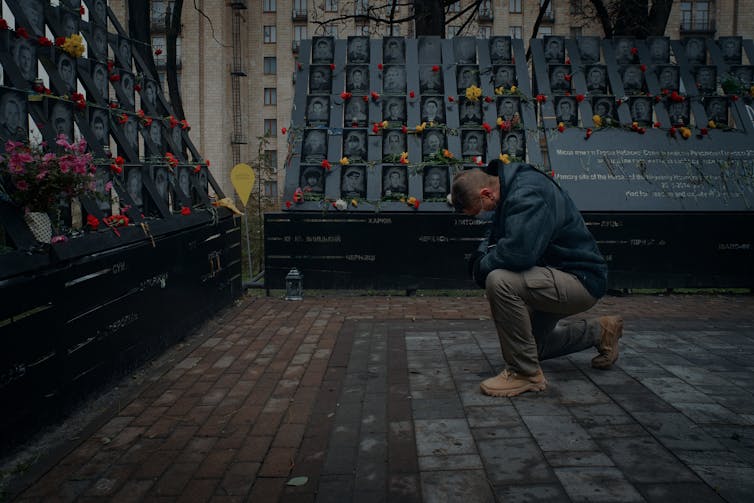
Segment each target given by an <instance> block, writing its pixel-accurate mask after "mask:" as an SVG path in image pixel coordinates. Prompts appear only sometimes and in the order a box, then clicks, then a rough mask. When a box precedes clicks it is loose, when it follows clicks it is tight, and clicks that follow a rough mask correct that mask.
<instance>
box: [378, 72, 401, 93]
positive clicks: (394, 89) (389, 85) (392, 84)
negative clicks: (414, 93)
mask: <svg viewBox="0 0 754 503" xmlns="http://www.w3.org/2000/svg"><path fill="white" fill-rule="evenodd" d="M382 79H383V80H382V91H383V92H384V93H386V94H406V67H405V66H403V65H386V66H385V67H384V68H383V77H382Z"/></svg>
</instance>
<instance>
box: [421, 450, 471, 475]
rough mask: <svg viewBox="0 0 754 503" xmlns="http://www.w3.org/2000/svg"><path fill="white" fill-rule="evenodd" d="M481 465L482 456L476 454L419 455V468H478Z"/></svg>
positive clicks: (424, 470)
mask: <svg viewBox="0 0 754 503" xmlns="http://www.w3.org/2000/svg"><path fill="white" fill-rule="evenodd" d="M482 468H484V467H483V466H482V458H480V457H479V455H478V454H457V455H452V456H448V455H439V456H419V470H420V471H422V472H426V471H432V470H478V469H482Z"/></svg>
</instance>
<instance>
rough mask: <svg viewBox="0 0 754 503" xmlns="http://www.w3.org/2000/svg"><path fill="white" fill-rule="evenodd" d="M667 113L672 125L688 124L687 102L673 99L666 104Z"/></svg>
mask: <svg viewBox="0 0 754 503" xmlns="http://www.w3.org/2000/svg"><path fill="white" fill-rule="evenodd" d="M668 115H669V116H670V122H671V124H673V125H674V126H688V125H689V118H690V117H689V102H688V101H687V100H684V101H673V102H671V103H670V106H668Z"/></svg>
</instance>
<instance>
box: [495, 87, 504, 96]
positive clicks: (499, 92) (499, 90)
mask: <svg viewBox="0 0 754 503" xmlns="http://www.w3.org/2000/svg"><path fill="white" fill-rule="evenodd" d="M504 92H505V88H504V87H503V86H500V87H496V88H495V94H497V95H498V96H501V95H502V94H503V93H504Z"/></svg>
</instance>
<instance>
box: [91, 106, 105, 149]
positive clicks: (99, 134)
mask: <svg viewBox="0 0 754 503" xmlns="http://www.w3.org/2000/svg"><path fill="white" fill-rule="evenodd" d="M89 127H91V128H92V133H94V138H95V139H96V140H97V142H99V144H100V145H102V146H107V145H110V127H109V120H108V111H107V110H103V109H101V108H93V107H90V108H89Z"/></svg>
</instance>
